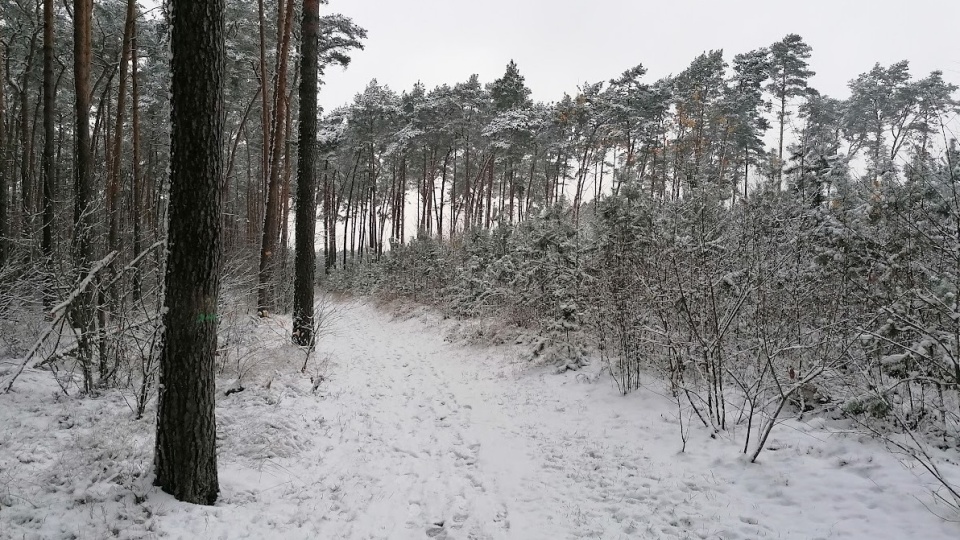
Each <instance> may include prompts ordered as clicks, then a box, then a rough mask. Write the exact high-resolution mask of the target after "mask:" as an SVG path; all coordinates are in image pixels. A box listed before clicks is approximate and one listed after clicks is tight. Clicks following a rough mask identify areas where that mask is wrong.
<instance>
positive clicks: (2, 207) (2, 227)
mask: <svg viewBox="0 0 960 540" xmlns="http://www.w3.org/2000/svg"><path fill="white" fill-rule="evenodd" d="M6 63H7V62H6V47H5V46H2V44H0V268H3V266H4V265H6V263H7V231H8V230H9V229H8V228H7V200H8V198H9V193H8V192H9V187H8V185H9V182H8V181H7V152H8V145H7V130H6V113H7V110H6V86H7V85H6V84H5V80H6V79H5V75H4V68H5V66H6Z"/></svg>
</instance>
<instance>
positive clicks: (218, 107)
mask: <svg viewBox="0 0 960 540" xmlns="http://www.w3.org/2000/svg"><path fill="white" fill-rule="evenodd" d="M223 10H224V0H174V1H173V32H172V40H171V50H172V52H173V57H172V61H171V67H172V71H173V78H172V79H171V90H170V92H171V96H172V97H171V102H172V110H171V115H170V118H171V126H172V129H171V136H170V143H171V147H170V148H171V153H170V207H169V214H170V222H169V223H170V224H169V232H168V238H169V242H168V256H167V274H166V298H165V301H164V305H165V308H166V311H165V313H164V316H163V324H164V328H165V330H164V335H163V344H162V349H161V352H160V385H161V386H160V388H161V390H160V399H159V406H158V410H157V452H156V473H157V477H156V480H155V483H156V484H157V485H158V486H160V487H161V488H162V489H163V490H164V491H166V492H168V493H170V494H172V495H173V496H174V497H176V498H177V499H178V500H181V501H185V502H190V503H195V504H213V502H214V501H216V499H217V493H218V491H219V486H218V481H217V444H216V443H217V428H216V418H215V415H214V405H215V399H214V396H215V391H216V385H215V380H214V370H215V365H214V355H215V354H216V350H217V299H218V296H219V287H220V265H221V259H222V246H221V242H220V233H221V230H220V209H221V205H222V198H221V192H220V181H221V174H222V173H223V167H222V162H221V161H222V157H221V143H222V141H223V127H224V115H223V75H224V32H223V29H224V19H223Z"/></svg>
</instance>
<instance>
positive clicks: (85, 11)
mask: <svg viewBox="0 0 960 540" xmlns="http://www.w3.org/2000/svg"><path fill="white" fill-rule="evenodd" d="M92 18H93V0H74V3H73V56H74V60H73V62H74V64H73V70H74V87H75V94H76V111H77V126H76V136H77V158H76V162H77V169H76V177H75V182H76V189H75V192H76V198H75V204H74V209H73V245H72V246H71V247H72V251H73V261H74V270H75V272H76V273H77V275H79V276H82V275H85V274H87V273H88V272H89V271H90V267H91V265H92V264H93V245H92V233H93V230H92V229H93V209H92V208H91V203H92V202H93V197H94V190H93V170H92V166H93V163H92V158H91V150H90V27H91V24H92ZM70 318H71V319H72V321H71V324H72V325H73V327H74V328H79V329H80V333H79V336H78V340H77V358H78V360H79V362H80V366H81V369H82V370H83V383H84V391H87V392H89V391H90V390H92V389H93V375H92V373H91V363H92V359H93V349H92V347H93V335H92V333H93V329H92V323H93V292H92V291H91V290H89V289H85V290H84V292H83V293H82V294H80V295H79V296H78V297H77V299H76V301H75V302H74V304H73V306H72V309H71V317H70Z"/></svg>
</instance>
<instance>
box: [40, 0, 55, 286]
mask: <svg viewBox="0 0 960 540" xmlns="http://www.w3.org/2000/svg"><path fill="white" fill-rule="evenodd" d="M53 22H54V17H53V0H43V224H42V230H43V238H42V245H41V250H42V252H43V257H44V264H46V265H48V266H49V265H51V263H52V262H53V188H54V184H55V182H56V165H55V163H54V159H53V157H54V156H53V152H54V138H55V137H56V129H55V123H54V116H55V115H56V110H55V109H56V99H57V96H56V82H55V81H54V77H53V62H54V57H53V30H54V28H53ZM44 298H45V299H47V300H49V299H50V290H49V288H48V290H47V292H46V293H45V294H44Z"/></svg>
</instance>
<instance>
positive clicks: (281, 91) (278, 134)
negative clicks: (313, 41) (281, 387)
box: [257, 0, 293, 315]
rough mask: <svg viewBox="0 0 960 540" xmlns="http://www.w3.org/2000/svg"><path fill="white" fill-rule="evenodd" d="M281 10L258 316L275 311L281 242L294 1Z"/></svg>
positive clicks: (291, 0)
mask: <svg viewBox="0 0 960 540" xmlns="http://www.w3.org/2000/svg"><path fill="white" fill-rule="evenodd" d="M286 4H287V7H286V9H283V7H282V6H283V2H282V1H281V2H280V4H279V6H280V16H279V17H278V22H279V23H280V24H279V28H278V30H277V31H278V37H279V38H280V47H279V49H278V51H277V55H278V58H277V72H276V88H275V89H274V106H273V136H272V140H271V141H270V151H271V157H270V181H269V184H268V187H267V209H266V212H264V218H263V238H262V240H261V244H260V273H259V285H260V287H259V293H258V295H257V297H258V298H257V305H258V311H259V312H260V313H261V315H263V314H266V313H267V312H270V311H273V310H274V309H275V307H276V300H277V299H276V295H275V292H274V283H273V279H274V277H273V276H274V269H275V266H276V262H275V261H274V257H275V256H276V254H277V243H278V242H279V240H280V228H279V227H280V187H281V186H280V182H281V178H280V174H281V170H280V159H281V157H282V153H283V150H284V140H285V139H286V117H287V115H286V105H287V103H286V97H287V96H286V88H287V58H288V57H289V54H287V52H288V50H289V46H290V27H291V26H292V17H293V0H288V1H287V3H286Z"/></svg>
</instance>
